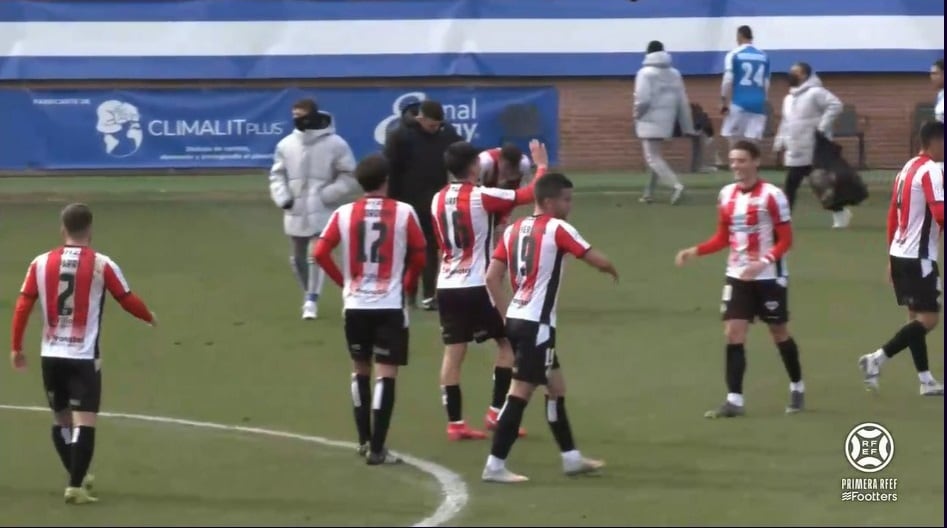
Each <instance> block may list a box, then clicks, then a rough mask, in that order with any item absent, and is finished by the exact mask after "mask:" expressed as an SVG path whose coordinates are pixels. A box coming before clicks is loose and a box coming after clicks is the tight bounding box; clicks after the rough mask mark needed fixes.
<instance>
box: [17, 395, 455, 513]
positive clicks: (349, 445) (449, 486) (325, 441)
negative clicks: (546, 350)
mask: <svg viewBox="0 0 947 528" xmlns="http://www.w3.org/2000/svg"><path fill="white" fill-rule="evenodd" d="M0 409H7V410H10V411H37V412H49V408H47V407H37V406H33V405H3V404H0ZM99 416H103V417H106V418H124V419H126V420H138V421H142V422H153V423H162V424H174V425H184V426H188V427H196V428H198V429H216V430H219V431H231V432H240V433H248V434H255V435H260V436H267V437H270V438H288V439H290V440H299V441H301V442H310V443H313V444H319V445H324V446H328V447H337V448H340V449H353V450H354V449H356V448H357V447H358V444H355V443H353V442H343V441H341V440H332V439H329V438H323V437H321V436H309V435H302V434H298V433H290V432H286V431H276V430H273V429H263V428H260V427H244V426H242V425H226V424H219V423H214V422H199V421H195V420H184V419H181V418H170V417H167V416H149V415H147V414H129V413H112V412H103V413H99ZM398 456H400V457H401V458H402V459H403V460H404V462H405V463H406V464H408V465H409V466H412V467H414V468H416V469H418V470H419V471H421V472H423V473H427V474H428V475H430V476H432V477H434V479H435V480H437V483H438V484H439V485H440V487H441V503H440V504H438V506H437V509H436V510H434V512H433V513H432V514H431V515H429V516H427V517H425V518H424V519H421V520H420V521H418V522H416V523H414V524H413V525H412V526H440V525H442V524H446V523H447V522H448V521H450V520H452V519H453V518H454V517H456V516H457V514H458V513H460V511H461V510H463V509H464V507H465V506H467V501H468V499H469V498H470V496H469V495H468V493H467V484H466V483H465V482H464V479H463V478H462V477H461V476H460V475H459V474H457V473H455V472H453V471H451V470H449V469H447V468H446V467H444V466H442V465H440V464H435V463H434V462H430V461H428V460H423V459H420V458H417V457H413V456H410V455H405V454H403V453H398Z"/></svg>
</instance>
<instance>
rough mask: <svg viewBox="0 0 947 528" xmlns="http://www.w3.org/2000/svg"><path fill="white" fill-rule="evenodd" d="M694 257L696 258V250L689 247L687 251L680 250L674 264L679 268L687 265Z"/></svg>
mask: <svg viewBox="0 0 947 528" xmlns="http://www.w3.org/2000/svg"><path fill="white" fill-rule="evenodd" d="M696 256H697V248H692V247H689V248H687V249H682V250H680V251H678V252H677V256H676V257H674V264H675V265H677V267H679V268H680V267H682V266H683V265H684V264H687V261H688V260H691V259H693V258H694V257H696Z"/></svg>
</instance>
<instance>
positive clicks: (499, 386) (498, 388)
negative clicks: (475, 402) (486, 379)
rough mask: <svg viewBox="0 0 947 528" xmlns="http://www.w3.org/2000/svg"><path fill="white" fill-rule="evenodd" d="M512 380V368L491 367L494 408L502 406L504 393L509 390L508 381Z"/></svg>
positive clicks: (504, 398)
mask: <svg viewBox="0 0 947 528" xmlns="http://www.w3.org/2000/svg"><path fill="white" fill-rule="evenodd" d="M512 382H513V369H511V368H509V367H493V403H491V404H490V406H491V407H493V408H494V409H499V408H500V407H503V402H505V401H506V395H507V393H509V392H510V383H512Z"/></svg>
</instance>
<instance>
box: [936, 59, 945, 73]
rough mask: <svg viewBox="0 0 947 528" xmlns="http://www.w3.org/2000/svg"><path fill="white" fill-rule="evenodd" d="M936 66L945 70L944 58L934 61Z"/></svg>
mask: <svg viewBox="0 0 947 528" xmlns="http://www.w3.org/2000/svg"><path fill="white" fill-rule="evenodd" d="M934 67H935V68H937V69H938V70H940V71H944V59H937V60H935V61H934Z"/></svg>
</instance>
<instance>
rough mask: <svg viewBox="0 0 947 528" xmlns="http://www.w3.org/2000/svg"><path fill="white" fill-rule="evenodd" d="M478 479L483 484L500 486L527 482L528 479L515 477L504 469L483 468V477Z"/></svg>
mask: <svg viewBox="0 0 947 528" xmlns="http://www.w3.org/2000/svg"><path fill="white" fill-rule="evenodd" d="M480 478H481V480H483V481H484V482H499V483H501V484H515V483H517V482H526V481H528V480H529V477H527V476H525V475H517V474H516V473H513V472H512V471H510V470H509V469H506V468H505V467H503V468H500V469H489V468H483V475H481V476H480Z"/></svg>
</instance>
